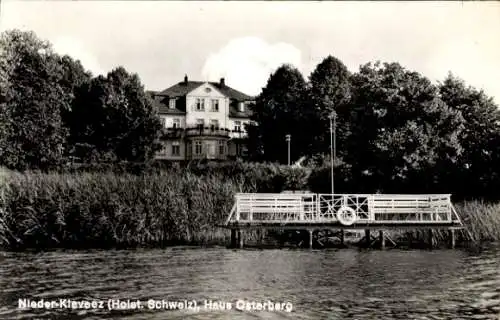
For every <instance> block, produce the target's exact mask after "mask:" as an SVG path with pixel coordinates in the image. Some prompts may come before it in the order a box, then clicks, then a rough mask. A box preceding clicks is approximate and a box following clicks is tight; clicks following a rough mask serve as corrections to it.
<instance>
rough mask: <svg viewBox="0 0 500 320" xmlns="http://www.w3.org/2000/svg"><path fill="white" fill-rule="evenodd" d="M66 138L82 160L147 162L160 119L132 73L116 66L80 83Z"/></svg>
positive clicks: (152, 151)
mask: <svg viewBox="0 0 500 320" xmlns="http://www.w3.org/2000/svg"><path fill="white" fill-rule="evenodd" d="M71 118H72V120H71V123H72V124H73V125H72V127H71V135H70V141H71V143H72V144H73V145H75V155H76V156H77V157H79V158H80V159H82V160H83V161H103V160H105V161H109V160H111V161H118V160H123V161H139V162H144V161H149V160H150V159H152V158H153V156H154V153H155V152H156V151H157V150H158V148H159V145H158V140H159V137H160V134H161V122H160V119H159V117H158V115H157V113H156V110H155V109H154V108H153V104H152V101H151V99H150V98H149V97H148V96H147V95H146V93H145V91H144V87H143V86H142V85H141V83H140V79H139V77H138V76H137V75H136V74H129V73H128V72H127V71H126V70H125V69H124V68H123V67H119V68H116V69H114V70H113V71H111V72H110V73H108V74H107V76H106V77H104V76H98V77H97V78H94V79H92V80H91V81H90V82H89V83H88V84H84V85H83V86H82V87H81V89H80V90H79V91H78V92H77V96H76V103H75V105H74V109H73V111H72V114H71Z"/></svg>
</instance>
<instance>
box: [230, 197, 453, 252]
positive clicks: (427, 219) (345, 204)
mask: <svg viewBox="0 0 500 320" xmlns="http://www.w3.org/2000/svg"><path fill="white" fill-rule="evenodd" d="M223 227H225V228H229V229H232V230H234V231H237V232H238V234H239V233H240V232H241V230H244V229H289V230H308V231H309V232H310V233H311V234H312V232H314V231H315V230H321V229H335V230H344V229H348V230H353V229H362V230H365V231H366V232H367V234H369V230H373V229H376V230H380V231H381V234H383V230H387V229H411V230H432V229H448V230H452V231H453V230H456V229H462V228H463V225H462V221H461V220H460V217H459V215H458V213H457V212H456V210H455V208H454V207H453V204H452V203H451V195H449V194H426V195H422V194H420V195H403V194H384V195H383V194H334V195H332V194H313V193H238V194H236V195H235V203H234V206H233V208H232V210H231V212H230V213H229V216H228V218H227V220H226V222H225V223H224V225H223ZM232 234H233V232H232ZM311 236H312V235H311ZM239 238H240V237H239ZM381 240H383V239H381ZM240 246H242V243H241V244H240Z"/></svg>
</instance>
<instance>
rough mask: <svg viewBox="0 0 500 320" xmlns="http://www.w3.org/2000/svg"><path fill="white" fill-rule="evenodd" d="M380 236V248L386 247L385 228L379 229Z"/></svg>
mask: <svg viewBox="0 0 500 320" xmlns="http://www.w3.org/2000/svg"><path fill="white" fill-rule="evenodd" d="M378 237H379V240H380V249H385V236H384V230H379V232H378Z"/></svg>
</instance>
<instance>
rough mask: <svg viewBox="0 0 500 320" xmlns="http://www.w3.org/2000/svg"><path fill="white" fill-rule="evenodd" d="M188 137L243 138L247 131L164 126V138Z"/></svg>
mask: <svg viewBox="0 0 500 320" xmlns="http://www.w3.org/2000/svg"><path fill="white" fill-rule="evenodd" d="M190 137H223V138H232V139H243V138H246V137H247V133H246V132H244V131H242V130H230V129H226V128H216V127H189V128H164V129H163V138H164V139H183V138H190Z"/></svg>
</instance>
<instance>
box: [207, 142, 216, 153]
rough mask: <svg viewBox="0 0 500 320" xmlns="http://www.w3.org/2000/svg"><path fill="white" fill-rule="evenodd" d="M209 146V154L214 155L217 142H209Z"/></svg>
mask: <svg viewBox="0 0 500 320" xmlns="http://www.w3.org/2000/svg"><path fill="white" fill-rule="evenodd" d="M207 147H208V154H209V155H211V156H214V155H215V142H208V143H207Z"/></svg>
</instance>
